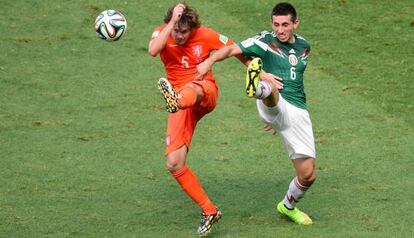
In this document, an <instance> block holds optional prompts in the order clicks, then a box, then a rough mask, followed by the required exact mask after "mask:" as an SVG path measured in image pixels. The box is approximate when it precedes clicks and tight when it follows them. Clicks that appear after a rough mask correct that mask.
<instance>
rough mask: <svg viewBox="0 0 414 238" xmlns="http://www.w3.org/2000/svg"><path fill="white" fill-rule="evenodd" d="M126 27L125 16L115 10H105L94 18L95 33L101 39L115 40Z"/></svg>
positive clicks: (122, 33)
mask: <svg viewBox="0 0 414 238" xmlns="http://www.w3.org/2000/svg"><path fill="white" fill-rule="evenodd" d="M126 29H127V21H126V18H125V17H124V15H123V14H122V13H121V12H119V11H117V10H105V11H103V12H101V14H99V16H98V17H97V18H96V20H95V30H96V35H98V37H99V38H100V39H102V40H106V41H117V40H119V39H120V38H121V37H122V36H123V35H124V34H125V31H126Z"/></svg>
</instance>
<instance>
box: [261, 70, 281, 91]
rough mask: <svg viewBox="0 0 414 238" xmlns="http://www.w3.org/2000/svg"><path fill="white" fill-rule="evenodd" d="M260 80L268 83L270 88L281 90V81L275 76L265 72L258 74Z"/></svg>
mask: <svg viewBox="0 0 414 238" xmlns="http://www.w3.org/2000/svg"><path fill="white" fill-rule="evenodd" d="M260 79H261V80H264V81H268V82H269V83H270V84H271V87H272V88H276V89H282V88H283V82H282V81H283V79H282V78H281V77H278V76H276V75H273V74H271V73H267V72H264V71H262V72H260Z"/></svg>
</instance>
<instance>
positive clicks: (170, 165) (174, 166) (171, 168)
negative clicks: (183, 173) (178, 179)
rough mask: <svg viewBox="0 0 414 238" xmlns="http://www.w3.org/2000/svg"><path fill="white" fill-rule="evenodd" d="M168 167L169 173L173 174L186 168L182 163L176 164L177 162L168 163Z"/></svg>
mask: <svg viewBox="0 0 414 238" xmlns="http://www.w3.org/2000/svg"><path fill="white" fill-rule="evenodd" d="M166 167H167V169H168V171H170V172H171V173H173V172H176V171H178V170H180V169H182V168H183V167H184V166H183V165H182V164H180V163H177V162H175V161H167V163H166Z"/></svg>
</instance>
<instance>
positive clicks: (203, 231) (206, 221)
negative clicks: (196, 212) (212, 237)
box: [197, 209, 221, 236]
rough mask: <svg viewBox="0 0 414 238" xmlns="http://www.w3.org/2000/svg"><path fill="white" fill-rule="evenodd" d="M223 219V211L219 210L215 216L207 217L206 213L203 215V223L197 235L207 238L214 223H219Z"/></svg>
mask: <svg viewBox="0 0 414 238" xmlns="http://www.w3.org/2000/svg"><path fill="white" fill-rule="evenodd" d="M220 218H221V211H220V210H219V209H217V212H216V213H215V214H211V215H206V214H204V213H202V214H201V223H200V226H199V227H198V230H197V233H198V234H199V235H200V236H207V235H208V234H209V233H210V231H211V227H212V226H213V224H214V223H216V222H218V221H219V220H220Z"/></svg>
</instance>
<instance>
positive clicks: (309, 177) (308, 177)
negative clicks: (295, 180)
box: [298, 171, 316, 186]
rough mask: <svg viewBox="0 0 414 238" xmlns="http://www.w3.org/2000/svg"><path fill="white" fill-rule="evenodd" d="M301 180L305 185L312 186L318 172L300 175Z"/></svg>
mask: <svg viewBox="0 0 414 238" xmlns="http://www.w3.org/2000/svg"><path fill="white" fill-rule="evenodd" d="M298 177H299V182H300V183H301V184H303V185H305V186H310V185H312V184H313V183H314V182H315V180H316V173H315V172H314V171H312V172H311V173H308V174H302V175H299V176H298Z"/></svg>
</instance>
